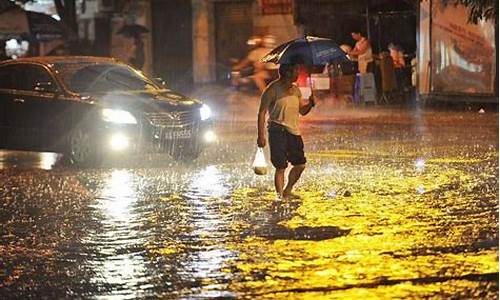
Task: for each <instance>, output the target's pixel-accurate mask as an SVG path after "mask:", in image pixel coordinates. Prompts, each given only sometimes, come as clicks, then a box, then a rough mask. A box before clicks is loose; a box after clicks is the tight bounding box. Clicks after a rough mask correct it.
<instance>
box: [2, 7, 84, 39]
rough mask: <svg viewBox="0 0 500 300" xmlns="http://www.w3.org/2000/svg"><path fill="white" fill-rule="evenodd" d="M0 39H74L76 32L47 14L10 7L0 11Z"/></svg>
mask: <svg viewBox="0 0 500 300" xmlns="http://www.w3.org/2000/svg"><path fill="white" fill-rule="evenodd" d="M0 20H2V21H1V22H0V39H4V40H6V39H11V38H14V39H16V38H30V39H36V40H38V41H48V40H54V39H61V38H66V39H74V38H76V34H75V33H74V32H73V31H72V30H71V29H69V27H67V26H66V25H65V24H64V23H63V22H60V21H58V20H56V19H54V18H52V17H51V16H49V15H46V14H42V13H38V12H33V11H25V10H23V9H21V8H20V7H17V6H16V7H12V8H9V9H6V10H4V11H3V12H1V13H0Z"/></svg>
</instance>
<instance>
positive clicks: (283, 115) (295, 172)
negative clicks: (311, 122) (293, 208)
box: [257, 64, 314, 199]
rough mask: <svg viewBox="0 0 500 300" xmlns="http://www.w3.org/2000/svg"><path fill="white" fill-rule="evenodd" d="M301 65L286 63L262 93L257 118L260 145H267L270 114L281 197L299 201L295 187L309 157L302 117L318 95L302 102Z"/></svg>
mask: <svg viewBox="0 0 500 300" xmlns="http://www.w3.org/2000/svg"><path fill="white" fill-rule="evenodd" d="M298 74H299V72H298V65H292V64H283V65H281V66H280V68H279V78H278V79H277V80H275V81H273V82H272V83H271V84H270V85H269V86H268V87H267V88H266V90H265V91H264V92H263V93H262V96H261V99H260V107H259V113H258V118H257V130H258V137H257V145H258V146H259V147H265V146H266V136H265V129H264V128H265V117H266V113H269V118H268V133H269V148H270V152H271V162H272V164H273V166H274V167H275V168H276V172H275V174H274V186H275V188H276V193H277V195H278V197H279V198H285V199H286V198H297V196H296V195H294V194H292V188H293V186H294V185H295V183H296V182H297V181H298V180H299V178H300V175H301V174H302V172H303V171H304V168H305V166H306V165H305V164H306V157H305V155H304V143H303V141H302V137H301V135H300V130H299V114H300V115H303V116H305V115H307V114H308V113H309V112H310V111H311V108H312V107H313V106H314V96H313V95H312V94H311V96H310V97H309V99H308V100H306V99H302V94H301V92H300V90H299V88H298V87H297V86H296V85H295V84H294V82H295V81H296V80H297V78H298ZM288 163H291V164H292V166H293V167H292V169H291V170H290V173H289V175H288V182H287V184H286V186H285V170H286V168H287V167H288Z"/></svg>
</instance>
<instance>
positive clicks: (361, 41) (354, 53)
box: [348, 30, 373, 74]
mask: <svg viewBox="0 0 500 300" xmlns="http://www.w3.org/2000/svg"><path fill="white" fill-rule="evenodd" d="M351 36H352V38H353V39H354V40H355V41H356V45H354V49H352V50H351V51H349V53H348V54H349V56H350V57H352V58H353V59H357V61H358V70H359V73H361V74H366V73H367V72H368V64H369V63H371V62H373V53H372V46H371V44H370V41H368V39H367V38H366V37H364V36H363V34H362V33H361V31H359V30H355V31H352V32H351Z"/></svg>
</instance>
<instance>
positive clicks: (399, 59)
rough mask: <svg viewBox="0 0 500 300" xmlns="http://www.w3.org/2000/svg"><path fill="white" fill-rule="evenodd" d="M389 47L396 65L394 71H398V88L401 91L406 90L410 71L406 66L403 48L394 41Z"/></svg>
mask: <svg viewBox="0 0 500 300" xmlns="http://www.w3.org/2000/svg"><path fill="white" fill-rule="evenodd" d="M388 48H389V53H390V56H391V58H392V63H393V65H394V71H395V73H396V81H397V85H398V90H399V91H400V92H405V91H406V90H407V89H408V88H409V79H410V78H409V77H410V74H409V72H408V69H407V68H406V63H405V55H404V53H403V49H402V48H401V47H400V46H398V45H395V44H393V43H390V44H389V46H388Z"/></svg>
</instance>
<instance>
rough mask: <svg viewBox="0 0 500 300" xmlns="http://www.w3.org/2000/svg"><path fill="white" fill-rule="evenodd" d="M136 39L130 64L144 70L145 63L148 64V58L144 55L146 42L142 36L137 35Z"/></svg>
mask: <svg viewBox="0 0 500 300" xmlns="http://www.w3.org/2000/svg"><path fill="white" fill-rule="evenodd" d="M133 38H134V48H133V49H134V51H133V53H134V55H133V56H132V57H131V58H130V60H129V63H130V64H131V65H132V66H134V68H136V69H138V70H142V67H144V63H145V62H146V56H145V53H144V41H143V40H142V36H141V35H137V36H135V37H133Z"/></svg>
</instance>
